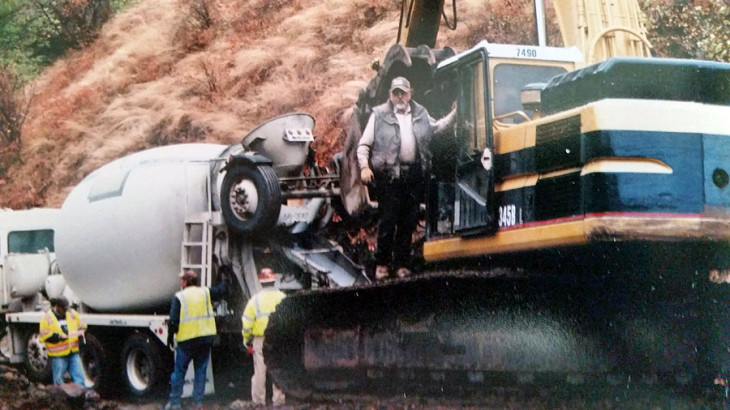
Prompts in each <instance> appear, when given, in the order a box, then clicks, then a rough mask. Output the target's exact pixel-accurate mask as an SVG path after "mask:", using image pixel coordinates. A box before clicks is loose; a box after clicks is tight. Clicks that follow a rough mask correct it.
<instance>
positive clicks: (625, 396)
mask: <svg viewBox="0 0 730 410" xmlns="http://www.w3.org/2000/svg"><path fill="white" fill-rule="evenodd" d="M165 394H166V392H161V393H160V394H159V395H158V396H156V397H153V398H148V399H130V398H128V397H123V396H120V397H113V398H109V397H96V398H94V397H91V398H89V399H87V400H84V398H83V397H78V398H71V397H69V396H68V395H67V394H65V393H64V392H63V391H62V389H59V388H58V387H56V386H45V385H42V384H37V383H33V382H31V381H29V380H28V378H27V377H26V376H25V375H24V374H23V372H21V371H19V370H18V369H16V368H14V367H9V366H6V365H0V410H15V409H23V410H25V409H27V410H31V409H33V410H35V409H59V410H66V409H103V410H112V409H119V410H122V409H127V410H155V409H161V408H162V407H163V406H164V405H165V403H166V401H167V400H166V397H165ZM183 405H187V406H191V405H192V403H191V402H190V399H187V400H184V401H183ZM725 406H726V404H725V403H724V402H723V400H722V398H721V397H718V395H714V396H711V397H704V398H697V397H692V396H690V395H686V394H681V393H678V392H676V391H668V390H666V389H653V390H646V389H643V390H633V389H629V388H626V389H623V388H618V389H615V390H612V391H602V392H595V391H584V392H579V393H576V392H574V391H571V392H567V391H566V392H560V391H555V390H552V391H550V392H548V393H546V392H525V391H523V390H518V389H514V390H502V391H495V392H484V393H483V394H479V395H472V396H470V397H462V398H460V399H454V398H444V397H441V398H440V397H428V398H425V397H409V396H408V395H407V394H403V395H401V396H398V397H391V398H382V397H381V398H376V397H368V396H365V395H358V396H344V395H343V396H342V397H341V398H339V399H337V400H331V399H330V400H328V401H322V400H315V399H312V400H308V401H299V400H293V399H291V398H288V399H287V405H286V406H282V407H280V408H281V409H301V410H304V409H306V410H330V409H363V410H364V409H378V410H381V409H382V410H389V409H414V410H416V409H439V410H449V409H585V408H591V409H673V410H674V409H722V408H728V407H725ZM205 408H206V409H210V410H219V409H254V408H257V406H254V405H253V403H252V402H251V401H250V395H249V385H248V384H247V383H246V382H245V379H244V378H238V381H236V378H228V379H227V380H225V381H223V382H222V383H218V384H216V394H214V395H211V396H207V397H206V402H205ZM269 408H273V407H271V406H269Z"/></svg>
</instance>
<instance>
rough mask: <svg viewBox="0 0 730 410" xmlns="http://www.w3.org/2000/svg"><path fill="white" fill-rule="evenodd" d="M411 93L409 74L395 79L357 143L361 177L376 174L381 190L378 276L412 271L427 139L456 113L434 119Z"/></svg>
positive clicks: (366, 181) (364, 179)
mask: <svg viewBox="0 0 730 410" xmlns="http://www.w3.org/2000/svg"><path fill="white" fill-rule="evenodd" d="M411 92H412V89H411V83H410V82H409V81H408V79H406V78H405V77H396V78H394V79H393V81H392V82H391V84H390V99H389V101H388V102H386V103H385V104H382V105H379V106H377V107H374V108H373V113H372V114H371V115H370V119H369V120H368V123H367V125H366V126H365V130H364V131H363V133H362V138H360V142H359V145H358V148H357V160H358V163H359V165H360V180H361V181H362V182H363V184H366V185H367V184H370V182H372V181H373V179H375V186H374V188H375V189H377V198H378V214H379V220H378V248H377V250H376V252H375V263H376V267H375V279H376V280H384V279H387V278H388V276H389V275H390V273H389V267H390V266H391V265H392V267H393V268H397V269H398V270H397V276H398V277H399V278H404V277H407V276H409V275H410V274H411V271H412V269H413V256H412V251H411V239H412V235H413V231H415V230H416V226H417V225H418V207H419V205H420V204H421V201H422V198H423V192H424V191H423V189H424V186H425V182H426V181H425V173H426V171H427V170H428V167H429V166H430V161H431V153H430V152H429V148H428V147H429V141H430V140H431V137H432V136H433V135H434V134H436V133H439V132H442V131H444V130H445V129H446V128H448V127H449V126H450V125H451V124H452V123H453V121H454V118H455V116H456V107H455V106H454V109H453V110H452V111H451V112H450V113H449V114H448V115H446V116H445V117H444V118H442V119H440V120H438V121H436V120H434V119H433V118H431V116H430V115H429V114H428V111H427V110H426V108H424V107H423V106H422V105H420V104H418V103H417V102H415V101H412V100H411Z"/></svg>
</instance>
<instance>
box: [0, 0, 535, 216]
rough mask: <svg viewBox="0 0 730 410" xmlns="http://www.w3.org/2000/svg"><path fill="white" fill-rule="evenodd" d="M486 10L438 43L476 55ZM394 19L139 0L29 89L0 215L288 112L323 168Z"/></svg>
mask: <svg viewBox="0 0 730 410" xmlns="http://www.w3.org/2000/svg"><path fill="white" fill-rule="evenodd" d="M482 3H483V1H480V0H469V1H461V2H460V3H459V26H458V28H457V30H456V31H447V30H445V31H444V34H443V35H442V36H441V37H440V43H442V44H447V43H448V44H449V45H452V46H454V47H456V48H459V47H462V48H463V47H466V46H467V45H469V44H471V39H470V36H469V34H470V33H474V32H475V31H483V30H484V27H485V25H486V24H488V21H489V20H488V19H487V18H486V16H487V14H489V13H490V10H489V7H487V6H485V5H482ZM518 3H524V4H525V6H524V8H525V10H524V11H525V13H526V15H529V5H527V3H525V2H518ZM206 6H207V7H206ZM509 7H513V6H509ZM509 7H508V8H509ZM518 7H520V8H523V6H518ZM399 9H400V2H399V1H396V0H217V1H213V0H155V1H153V0H140V1H139V2H138V3H136V4H135V5H133V6H132V7H131V8H129V9H128V10H126V11H125V12H123V13H121V14H119V15H117V16H115V17H114V18H112V20H110V21H109V22H108V23H107V24H106V25H105V26H104V27H103V29H102V31H101V34H100V37H99V38H98V40H97V41H95V42H94V43H93V44H92V45H91V46H89V47H87V48H86V49H83V50H80V51H75V52H72V53H70V54H69V55H68V56H66V57H65V58H63V59H62V60H60V61H57V62H56V63H55V64H54V65H53V66H51V67H49V68H48V69H47V70H45V72H44V73H43V74H42V75H41V76H40V77H39V78H38V79H37V80H36V81H35V82H34V83H33V84H31V85H30V86H29V87H30V88H29V91H30V92H32V93H33V95H34V97H33V101H32V105H31V108H30V112H29V115H28V118H27V120H26V122H25V125H24V128H23V137H22V143H23V151H22V155H21V158H22V163H21V164H18V165H15V166H13V167H12V168H10V170H9V172H8V173H7V178H6V179H5V180H3V181H1V182H0V183H2V185H0V198H2V199H0V202H2V204H1V205H2V206H3V207H7V208H14V209H19V208H28V207H33V206H51V207H58V206H60V205H61V204H62V203H63V200H64V198H65V196H66V195H67V194H68V192H69V191H70V190H71V188H72V187H73V186H74V185H75V184H76V183H78V182H79V181H80V180H81V179H82V178H83V177H84V176H85V175H87V174H88V173H89V172H91V171H92V170H94V169H95V168H97V167H99V166H100V165H103V164H105V163H107V162H109V161H111V160H113V159H115V158H118V157H120V156H123V155H125V154H128V153H131V152H135V151H138V150H141V149H145V148H150V147H153V146H159V145H166V144H173V143H180V142H219V143H225V144H230V143H235V142H238V141H240V140H241V138H242V137H243V136H244V135H245V134H246V133H247V132H248V130H250V129H252V128H253V127H255V126H256V125H258V124H259V123H261V122H262V121H264V120H266V119H268V118H271V117H274V116H277V115H280V114H283V113H287V112H293V111H304V112H308V113H310V114H312V115H313V116H314V117H315V119H316V121H317V125H316V127H315V134H316V135H317V136H318V141H316V147H317V148H318V152H319V153H320V156H322V157H323V158H324V157H325V156H328V155H331V153H332V152H336V151H337V150H339V148H340V146H341V144H342V140H343V138H342V132H343V130H344V129H345V125H346V123H347V121H348V117H349V112H350V109H351V107H352V106H353V104H354V102H355V100H356V98H357V95H358V92H359V90H360V88H362V87H364V86H365V85H366V84H367V82H368V81H369V79H370V78H371V77H372V74H373V72H372V69H371V68H370V65H371V62H372V60H373V59H375V58H382V57H383V56H384V55H385V52H386V51H387V49H388V47H389V46H390V45H392V44H393V43H394V41H395V38H396V35H397V31H398V24H397V20H398V15H399V14H398V13H399ZM508 11H509V12H514V11H513V10H508ZM476 21H480V22H481V23H479V24H476V23H474V22H476ZM323 158H322V160H324V159H323Z"/></svg>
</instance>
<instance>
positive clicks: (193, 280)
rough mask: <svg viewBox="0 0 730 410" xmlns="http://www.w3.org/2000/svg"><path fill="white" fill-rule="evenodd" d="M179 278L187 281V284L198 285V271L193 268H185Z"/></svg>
mask: <svg viewBox="0 0 730 410" xmlns="http://www.w3.org/2000/svg"><path fill="white" fill-rule="evenodd" d="M181 278H182V280H184V281H185V282H187V284H188V286H200V276H198V272H196V271H194V270H191V269H185V270H184V271H183V273H182V276H181Z"/></svg>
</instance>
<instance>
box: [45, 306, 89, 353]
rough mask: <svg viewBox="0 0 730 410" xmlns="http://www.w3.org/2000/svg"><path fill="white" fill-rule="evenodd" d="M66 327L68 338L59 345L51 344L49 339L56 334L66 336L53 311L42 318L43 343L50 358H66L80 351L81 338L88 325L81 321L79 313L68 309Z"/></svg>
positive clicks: (58, 343)
mask: <svg viewBox="0 0 730 410" xmlns="http://www.w3.org/2000/svg"><path fill="white" fill-rule="evenodd" d="M66 326H67V327H68V334H67V335H66V337H67V338H66V339H63V340H60V341H58V342H57V343H51V342H48V341H47V340H48V338H50V337H51V336H53V335H54V334H58V335H65V333H63V329H62V328H61V324H60V323H58V319H56V315H54V314H53V312H52V311H51V310H49V311H48V312H46V314H45V315H43V317H42V318H41V324H40V336H41V342H43V343H45V344H46V349H47V350H48V356H51V357H59V356H66V355H68V354H71V353H76V352H78V351H79V336H81V335H83V334H84V331H85V330H86V327H87V326H86V323H85V322H84V321H83V320H81V316H80V315H79V313H78V312H77V311H75V310H73V309H68V310H66Z"/></svg>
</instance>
